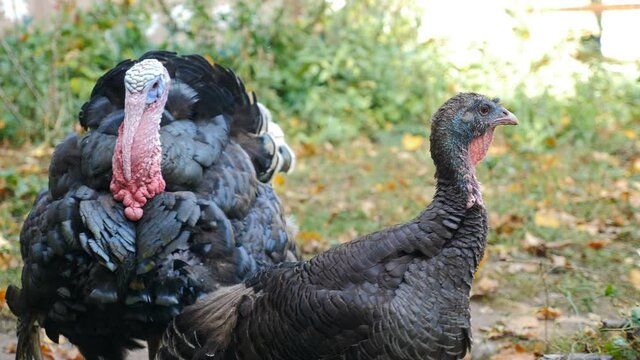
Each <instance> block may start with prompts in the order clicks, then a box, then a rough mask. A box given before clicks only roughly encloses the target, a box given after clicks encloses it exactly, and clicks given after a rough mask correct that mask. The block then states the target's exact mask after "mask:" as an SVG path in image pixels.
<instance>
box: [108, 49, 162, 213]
mask: <svg viewBox="0 0 640 360" xmlns="http://www.w3.org/2000/svg"><path fill="white" fill-rule="evenodd" d="M170 84H171V78H170V77H169V73H168V72H167V69H165V67H164V66H163V65H162V63H160V62H159V61H158V60H155V59H146V60H143V61H141V62H139V63H137V64H135V65H133V66H132V67H131V68H130V69H129V70H127V72H126V75H125V77H124V85H125V89H126V90H125V103H124V104H125V105H124V112H125V115H124V122H123V123H122V125H121V126H120V129H119V131H118V140H117V142H116V148H115V151H114V154H113V163H112V166H113V177H112V180H111V186H110V190H111V193H112V194H113V197H114V199H116V200H118V201H122V203H123V204H124V206H125V216H126V217H127V219H129V220H131V221H136V220H139V219H140V218H141V217H142V215H143V211H142V207H143V206H144V205H145V204H146V202H147V200H148V199H151V198H152V197H154V196H155V195H157V194H158V193H161V192H162V191H164V188H165V182H164V179H163V178H162V173H161V169H160V163H161V160H162V148H161V145H160V133H159V131H160V120H161V118H162V112H163V110H164V105H165V104H166V102H167V97H168V94H169V87H170Z"/></svg>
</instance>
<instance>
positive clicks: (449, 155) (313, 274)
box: [158, 93, 517, 360]
mask: <svg viewBox="0 0 640 360" xmlns="http://www.w3.org/2000/svg"><path fill="white" fill-rule="evenodd" d="M515 124H517V119H516V117H515V116H514V115H513V114H511V113H510V112H509V111H507V110H506V109H505V108H504V107H502V106H501V105H500V104H499V103H498V101H497V100H490V99H487V98H485V97H484V96H481V95H478V94H473V93H464V94H459V95H457V96H455V97H453V98H451V99H449V100H448V101H447V102H446V103H445V104H444V105H443V106H442V107H441V108H440V109H439V110H438V111H437V112H436V113H435V114H434V116H433V118H432V122H431V135H430V141H431V156H432V158H433V161H434V163H435V166H436V181H437V186H436V193H435V195H434V198H433V201H432V202H431V204H430V205H429V206H428V207H427V208H426V209H425V210H424V211H422V213H420V214H419V215H418V216H417V217H416V218H414V219H413V220H411V221H409V222H407V223H405V224H401V225H396V226H392V227H389V228H387V229H384V230H381V231H378V232H375V233H373V234H369V235H366V236H363V237H360V238H358V239H356V240H354V241H352V242H349V243H346V244H343V245H340V246H338V247H336V248H333V249H330V250H329V251H327V252H325V253H322V254H319V255H317V256H315V257H314V258H312V259H310V260H308V261H304V262H294V263H285V264H280V265H275V266H273V267H269V268H267V269H264V270H261V271H259V272H257V273H255V274H254V275H252V276H250V277H249V278H248V279H247V280H245V281H244V282H242V283H240V284H237V285H233V286H230V287H226V288H221V289H218V290H217V291H215V292H213V293H211V294H209V295H207V297H205V298H204V299H202V300H199V301H198V302H196V303H195V304H194V305H192V306H190V307H188V308H186V309H185V311H184V312H183V313H182V314H181V315H179V316H178V317H176V318H175V319H174V320H173V321H172V322H171V325H170V326H169V327H168V328H167V331H166V333H165V335H164V336H163V339H162V344H161V347H160V350H159V351H158V359H159V360H168V359H209V358H213V359H221V360H254V359H256V360H257V359H262V360H276V359H277V360H295V359H305V360H314V359H362V360H364V359H378V360H383V359H384V360H388V359H404V360H409V359H432V360H447V359H460V358H462V357H464V355H465V354H466V352H467V351H468V348H469V346H470V344H471V324H470V310H469V291H470V288H471V282H472V279H473V275H474V272H475V270H476V268H477V266H478V263H479V261H480V259H481V258H482V254H483V251H484V247H485V244H486V235H487V215H486V210H485V206H484V203H483V201H482V196H481V193H480V187H479V184H478V182H477V180H476V176H475V167H476V165H477V163H478V162H479V161H480V160H481V159H482V158H483V157H484V156H485V155H486V153H487V150H488V147H489V144H490V143H491V140H492V136H493V131H494V129H495V128H496V127H497V126H498V125H515Z"/></svg>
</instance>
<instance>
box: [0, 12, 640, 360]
mask: <svg viewBox="0 0 640 360" xmlns="http://www.w3.org/2000/svg"><path fill="white" fill-rule="evenodd" d="M1 6H2V9H1V10H2V17H1V18H0V34H1V36H0V45H1V47H0V79H1V85H0V269H1V270H2V273H1V274H0V288H2V289H4V288H5V287H6V286H7V284H8V283H10V282H17V281H18V279H19V271H20V266H21V261H20V257H19V250H18V249H19V246H18V237H19V230H20V226H21V223H22V221H23V220H24V218H25V216H26V214H27V213H28V211H29V209H30V207H31V205H32V201H33V199H34V197H35V195H36V194H37V192H38V191H39V190H40V189H41V188H43V187H45V186H46V183H47V178H46V175H47V166H48V161H49V159H50V155H51V153H52V151H53V146H54V145H55V144H56V143H58V142H59V141H60V140H61V139H62V138H64V136H65V135H66V134H67V133H69V132H71V131H79V129H78V127H77V114H78V111H79V109H80V106H81V105H82V103H83V102H84V101H86V100H87V99H88V97H89V94H90V92H91V89H92V87H93V85H94V84H95V82H96V80H97V79H98V78H99V77H100V76H101V75H102V74H103V73H104V72H105V71H106V70H108V69H110V68H112V67H113V66H115V64H117V63H118V62H119V61H121V60H123V59H126V58H136V57H138V56H139V55H141V54H142V53H144V52H145V51H146V50H150V49H168V50H173V51H177V52H180V53H199V54H202V55H204V56H205V57H206V58H207V59H208V60H209V61H211V62H218V63H221V64H223V65H226V66H229V67H231V68H233V69H234V70H235V71H236V72H237V73H238V74H239V75H240V76H241V78H242V79H243V80H244V81H245V83H246V84H247V88H248V89H249V90H252V91H255V92H256V93H257V96H258V99H259V100H260V101H261V102H263V103H264V104H266V105H267V106H268V107H269V108H270V109H271V111H272V112H273V115H274V118H275V120H276V121H277V122H278V124H280V125H281V126H282V127H283V129H284V131H285V133H286V134H287V139H288V142H289V143H290V144H291V145H292V146H293V148H294V149H295V151H296V153H297V154H298V165H297V168H296V170H295V171H294V173H292V174H289V175H285V176H282V175H279V176H278V177H276V179H275V181H274V186H275V187H276V188H277V191H278V193H279V194H280V196H281V197H282V199H283V201H284V202H285V204H286V207H287V211H288V212H289V214H291V216H292V217H294V218H295V219H296V220H297V222H298V224H299V226H300V233H299V235H298V239H297V240H298V242H299V243H300V246H301V249H302V250H303V251H304V253H305V254H306V255H307V256H311V255H313V254H315V253H317V252H319V251H323V250H325V249H327V248H328V247H330V246H333V245H336V244H339V243H341V242H344V241H348V240H350V239H353V238H354V237H356V236H358V235H361V234H366V233H368V232H371V231H374V230H376V229H379V228H381V227H382V226H386V225H390V224H393V223H398V222H402V221H406V220H408V219H410V218H411V217H413V216H414V215H415V214H416V213H417V212H418V211H419V210H420V209H422V208H423V207H424V206H425V205H426V204H428V202H429V201H430V197H431V195H432V194H433V192H434V181H433V167H432V164H431V160H430V157H429V154H428V122H429V117H430V115H431V113H432V112H433V111H434V110H435V109H436V108H437V107H438V106H439V105H440V104H442V103H443V102H444V101H445V100H446V99H447V98H448V97H450V96H451V95H453V94H455V93H457V92H460V91H476V92H480V93H483V94H486V95H488V96H491V97H493V96H497V97H500V98H501V101H502V102H503V103H504V104H505V106H506V107H507V108H508V109H510V110H511V111H512V112H513V113H515V114H516V115H517V116H518V118H519V119H520V126H518V127H516V128H508V129H500V132H499V134H497V136H496V139H495V141H494V145H493V146H492V148H491V150H490V152H489V156H488V157H487V159H486V160H485V161H484V162H483V163H482V164H481V165H480V166H479V169H478V177H479V179H480V180H481V181H482V182H483V183H484V194H485V202H486V204H487V206H488V208H489V210H490V221H491V233H490V237H489V244H490V245H489V250H488V254H487V256H486V261H485V262H484V265H483V266H482V268H481V269H480V271H479V273H478V274H477V277H476V282H475V288H474V297H473V300H474V301H473V322H474V337H475V339H476V342H475V344H476V346H475V347H474V353H473V358H474V359H490V358H492V359H533V358H535V356H536V354H541V353H552V352H558V353H561V352H569V351H576V352H602V353H608V354H611V355H613V356H614V357H615V358H616V359H636V358H637V357H638V356H640V340H638V335H639V332H638V330H634V328H633V327H634V326H635V327H636V329H637V327H640V309H639V308H638V306H640V228H639V227H638V223H639V221H640V213H639V211H640V1H632V0H629V1H621V0H618V1H616V0H610V1H606V0H602V1H599V0H591V1H589V0H555V1H554V0H540V1H522V0H514V1H508V0H490V1H473V0H454V1H436V0H426V1H418V0H361V1H349V0H324V1H323V0H313V1H312V0H266V1H258V0H238V1H222V0H218V1H214V0H201V1H195V0H183V1H177V0H155V1H132V0H130V1H79V0H78V1H71V0H66V1H65V0H59V1H48V0H31V1H26V0H3V1H1ZM1 295H3V292H1V291H0V299H1V298H2V296H1ZM0 316H1V318H2V319H3V320H2V326H1V330H3V332H4V334H5V335H2V336H0V345H1V346H3V347H4V352H6V353H11V351H12V346H15V343H14V341H13V339H12V335H11V334H12V328H13V326H14V323H13V318H12V317H11V316H10V315H9V312H8V311H7V309H6V307H4V308H3V309H2V310H1V312H0ZM612 321H613V322H612ZM603 322H604V325H606V326H605V327H609V328H613V329H612V330H611V329H604V328H603ZM614 325H615V326H614ZM625 325H626V327H625ZM634 331H636V332H635V333H634ZM47 346H49V345H47ZM48 349H49V355H50V356H51V357H52V358H67V359H75V356H77V353H74V352H73V351H70V350H68V349H67V350H62V349H58V348H57V347H55V346H52V345H51V346H49V348H48ZM1 350H2V349H0V352H2V351H1ZM0 356H4V355H0ZM7 356H10V355H7ZM8 358H10V357H8Z"/></svg>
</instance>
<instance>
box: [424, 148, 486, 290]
mask: <svg viewBox="0 0 640 360" xmlns="http://www.w3.org/2000/svg"><path fill="white" fill-rule="evenodd" d="M461 163H462V165H461V166H460V167H458V169H459V170H457V171H456V172H455V173H453V174H451V175H452V176H450V177H438V179H437V184H436V193H435V195H434V197H433V201H432V203H431V205H429V207H427V209H426V210H425V211H424V212H423V213H422V214H420V216H418V219H417V220H418V222H419V223H421V224H423V225H424V227H427V228H430V227H431V226H432V225H431V224H433V223H435V225H436V226H435V229H434V231H433V232H434V233H435V234H436V235H439V236H442V237H445V238H446V237H447V236H446V234H441V232H442V230H439V229H444V230H445V231H448V232H449V233H450V234H451V237H450V238H449V239H446V240H445V241H444V243H443V244H442V249H443V250H442V252H441V253H440V255H442V256H444V257H448V256H453V257H455V258H456V260H455V261H454V262H453V263H450V262H445V264H447V265H451V266H452V267H456V268H457V269H456V271H458V270H463V268H464V277H468V279H469V281H468V285H469V286H470V285H471V279H472V277H473V274H474V273H475V270H476V268H477V266H478V263H479V261H480V259H481V258H482V255H483V254H484V248H485V245H486V236H487V214H486V209H485V207H484V202H483V200H482V193H481V191H480V184H479V182H478V180H477V179H476V176H475V166H474V165H472V164H471V163H470V162H468V161H461ZM438 225H439V226H438ZM461 275H463V274H461Z"/></svg>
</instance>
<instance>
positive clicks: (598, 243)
mask: <svg viewBox="0 0 640 360" xmlns="http://www.w3.org/2000/svg"><path fill="white" fill-rule="evenodd" d="M609 244H611V240H609V239H605V240H591V241H589V244H588V245H589V247H590V248H592V249H594V250H600V249H602V248H603V247H605V246H607V245H609Z"/></svg>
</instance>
